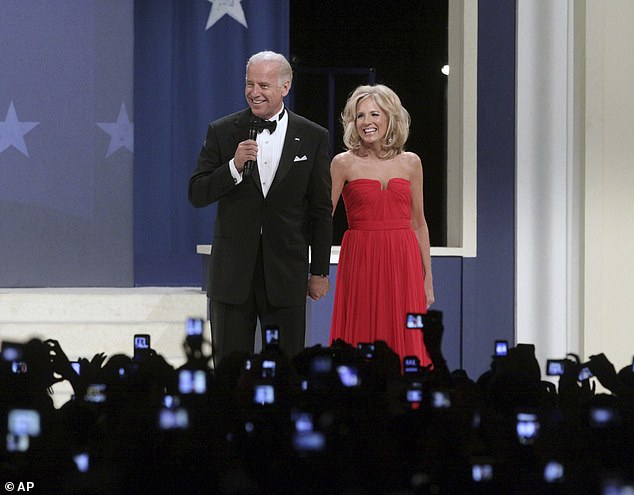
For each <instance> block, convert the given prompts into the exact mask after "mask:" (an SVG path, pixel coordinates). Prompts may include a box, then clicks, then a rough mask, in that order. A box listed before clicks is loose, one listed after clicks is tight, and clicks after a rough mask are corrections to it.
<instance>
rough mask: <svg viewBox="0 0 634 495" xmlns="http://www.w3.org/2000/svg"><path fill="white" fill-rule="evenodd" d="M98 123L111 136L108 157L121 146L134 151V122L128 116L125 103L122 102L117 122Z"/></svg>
mask: <svg viewBox="0 0 634 495" xmlns="http://www.w3.org/2000/svg"><path fill="white" fill-rule="evenodd" d="M97 125H98V126H99V127H100V128H101V129H103V130H104V131H106V132H107V133H108V134H110V136H111V138H110V146H108V152H107V153H106V158H108V157H109V156H110V155H112V154H113V153H114V152H115V151H117V150H118V149H119V148H127V149H128V150H129V151H130V152H132V153H134V124H133V123H132V122H130V119H129V118H128V111H127V110H126V108H125V103H121V108H120V109H119V116H118V117H117V121H116V122H101V123H99V122H98V123H97Z"/></svg>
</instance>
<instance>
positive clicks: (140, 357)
mask: <svg viewBox="0 0 634 495" xmlns="http://www.w3.org/2000/svg"><path fill="white" fill-rule="evenodd" d="M150 352H151V347H150V336H149V335H148V334H146V333H137V334H135V335H134V354H133V356H134V360H135V361H144V360H146V359H147V358H148V357H150Z"/></svg>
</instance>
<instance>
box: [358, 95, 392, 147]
mask: <svg viewBox="0 0 634 495" xmlns="http://www.w3.org/2000/svg"><path fill="white" fill-rule="evenodd" d="M387 126H388V118H387V114H386V113H385V111H384V110H383V109H382V108H381V107H379V105H377V103H376V101H374V98H373V97H372V96H369V97H367V98H365V99H363V100H361V101H360V102H359V103H358V104H357V116H356V128H357V133H358V134H359V137H360V138H361V141H362V142H363V144H364V145H365V146H372V145H373V144H375V143H378V144H381V143H382V142H383V140H384V139H385V134H386V133H387Z"/></svg>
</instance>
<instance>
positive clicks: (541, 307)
mask: <svg viewBox="0 0 634 495" xmlns="http://www.w3.org/2000/svg"><path fill="white" fill-rule="evenodd" d="M574 4H575V2H574V0H555V1H554V0H518V2H517V107H516V110H517V114H516V125H517V128H516V152H517V156H516V339H517V342H527V343H533V344H535V347H536V352H537V357H538V360H539V363H540V366H541V367H542V370H544V367H545V361H546V359H547V358H551V357H552V358H560V357H564V356H565V354H566V353H567V352H579V345H580V344H579V342H580V332H581V328H580V323H579V322H580V320H581V318H580V314H581V313H580V311H581V297H580V293H581V288H580V269H579V266H580V262H579V259H580V254H579V253H580V250H581V231H580V218H581V217H580V215H581V204H582V203H581V199H582V197H581V196H580V195H581V192H580V191H581V187H580V184H581V180H582V176H581V171H582V170H583V169H582V167H581V165H580V163H579V161H580V155H581V153H580V151H579V146H580V144H581V143H580V141H579V139H578V132H577V127H576V126H575V122H576V121H577V120H579V116H580V115H579V113H578V112H577V111H576V110H575V109H576V102H577V101H578V94H579V91H580V88H579V87H577V86H576V85H575V73H576V70H575V67H576V65H575V38H574V34H575V29H574V26H575V22H574V20H575V19H574V14H575V13H574V8H575V5H574Z"/></svg>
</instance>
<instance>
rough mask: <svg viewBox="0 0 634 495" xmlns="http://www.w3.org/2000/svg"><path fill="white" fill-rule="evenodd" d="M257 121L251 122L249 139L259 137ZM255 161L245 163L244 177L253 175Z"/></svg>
mask: <svg viewBox="0 0 634 495" xmlns="http://www.w3.org/2000/svg"><path fill="white" fill-rule="evenodd" d="M256 122H257V121H256V120H252V121H251V125H250V126H249V139H253V140H254V141H255V139H256V138H257V137H258V129H257V128H256ZM256 163H257V162H256V161H255V160H247V161H246V162H244V170H242V177H243V178H247V177H249V176H250V175H251V174H252V173H253V168H254V167H255V165H256Z"/></svg>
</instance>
